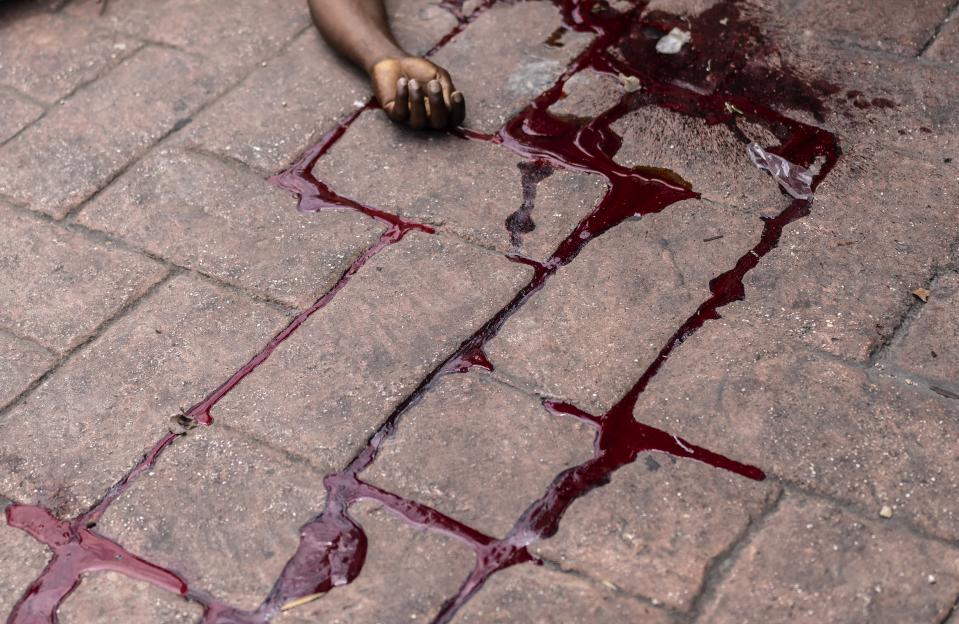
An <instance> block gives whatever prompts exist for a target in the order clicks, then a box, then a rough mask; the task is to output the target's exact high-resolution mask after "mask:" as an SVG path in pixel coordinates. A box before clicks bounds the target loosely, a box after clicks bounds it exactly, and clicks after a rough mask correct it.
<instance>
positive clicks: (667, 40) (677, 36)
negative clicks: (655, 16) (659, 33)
mask: <svg viewBox="0 0 959 624" xmlns="http://www.w3.org/2000/svg"><path fill="white" fill-rule="evenodd" d="M691 38H692V36H691V35H690V34H689V33H688V32H686V31H685V30H680V29H678V28H673V29H672V30H671V31H669V32H668V33H667V34H666V35H665V36H663V37H662V38H661V39H660V40H659V41H657V42H656V51H657V52H659V53H660V54H676V53H678V52H679V51H680V50H682V49H683V46H684V45H686V44H687V43H689V40H690V39H691Z"/></svg>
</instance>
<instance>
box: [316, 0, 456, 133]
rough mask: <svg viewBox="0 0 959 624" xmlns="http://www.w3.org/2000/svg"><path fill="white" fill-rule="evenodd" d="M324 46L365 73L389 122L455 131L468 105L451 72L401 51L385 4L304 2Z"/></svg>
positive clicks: (372, 1)
mask: <svg viewBox="0 0 959 624" xmlns="http://www.w3.org/2000/svg"><path fill="white" fill-rule="evenodd" d="M308 2H309V5H310V14H311V15H312V16H313V21H314V23H316V27H317V28H318V29H319V30H320V33H321V34H322V35H323V38H324V39H326V41H327V43H329V44H330V46H332V47H333V48H334V49H336V50H337V51H338V52H339V53H340V54H342V55H343V56H345V57H347V58H348V59H350V60H351V61H353V62H354V63H356V64H357V65H358V66H359V67H362V68H363V69H364V70H366V73H367V74H369V76H370V82H371V83H372V85H373V93H374V94H375V95H376V99H377V100H378V101H379V103H380V106H382V107H383V110H384V111H386V114H387V115H388V116H389V118H390V119H392V120H393V121H395V122H396V123H399V124H405V125H407V126H409V127H411V128H415V129H423V128H432V129H434V130H442V129H445V128H455V127H456V126H458V125H460V124H461V123H463V119H464V118H465V117H466V99H465V98H464V97H463V94H462V93H460V92H459V91H457V90H456V88H455V87H454V86H453V80H452V79H451V78H450V75H449V72H447V71H446V70H445V69H443V68H442V67H440V66H439V65H437V64H435V63H433V62H431V61H428V60H426V59H425V58H422V57H418V56H413V55H411V54H409V53H408V52H406V51H405V50H403V48H401V47H400V45H399V43H397V41H396V38H395V37H394V36H393V32H392V31H391V30H390V25H389V20H388V19H387V16H386V9H385V7H384V6H383V0H308Z"/></svg>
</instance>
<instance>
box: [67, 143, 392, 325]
mask: <svg viewBox="0 0 959 624" xmlns="http://www.w3.org/2000/svg"><path fill="white" fill-rule="evenodd" d="M77 221H78V222H79V223H81V224H83V225H86V226H89V227H92V228H95V229H98V230H103V231H105V232H108V233H110V234H112V235H114V236H117V237H119V238H121V239H123V240H124V241H127V242H128V243H130V244H132V245H134V246H136V247H140V248H143V249H145V250H146V251H147V252H149V253H151V254H155V255H157V256H160V257H162V258H165V259H167V260H170V261H171V262H174V263H175V264H178V265H181V266H187V267H189V268H192V269H196V270H198V271H202V272H203V273H205V274H208V275H212V276H214V277H217V278H219V279H221V280H223V281H226V282H229V283H232V284H235V285H238V286H242V287H245V288H249V289H250V290H252V291H255V292H257V293H259V294H261V295H264V296H267V297H272V298H275V299H278V300H280V301H282V302H284V303H285V304H288V305H290V306H296V307H301V308H303V307H307V306H309V305H311V304H312V303H313V302H314V301H315V300H316V299H317V297H318V296H319V295H321V294H322V293H324V292H326V291H327V290H328V289H329V288H330V287H331V286H332V285H333V284H334V283H335V282H336V280H337V279H338V278H339V277H340V275H341V274H342V273H343V272H344V271H345V270H346V269H347V268H349V266H350V264H351V263H352V262H353V260H354V258H356V257H357V256H358V255H360V254H361V253H362V252H363V251H364V250H365V249H366V248H367V247H369V246H370V245H372V244H373V243H374V242H376V240H377V238H378V237H379V235H380V234H381V233H382V232H383V230H384V228H383V227H382V226H380V225H379V224H377V223H375V222H374V221H372V220H371V219H368V218H366V217H364V216H363V215H360V214H357V213H351V212H325V213H303V212H299V211H298V210H297V209H296V200H295V199H294V198H291V197H290V194H289V193H287V192H285V191H282V190H280V189H277V188H276V187H274V186H273V185H272V184H270V183H269V182H267V181H266V180H263V179H262V178H260V177H259V176H258V175H257V174H255V173H253V172H252V171H249V170H248V169H246V168H245V167H243V166H242V165H238V164H236V163H228V162H222V161H220V160H218V159H215V158H213V157H211V156H207V155H201V154H194V153H187V152H182V151H179V150H175V149H174V150H167V149H159V150H154V151H153V152H151V153H150V155H148V156H147V157H146V158H144V159H143V160H142V161H140V162H138V163H137V164H136V165H135V166H134V167H133V168H132V169H130V170H129V171H128V172H127V173H126V174H124V175H123V176H122V177H121V178H120V179H119V180H117V182H116V183H114V184H113V185H111V186H110V188H108V189H107V190H106V191H104V192H103V193H101V194H99V195H98V196H97V197H96V198H95V199H94V200H93V201H92V202H91V203H90V204H89V205H88V206H86V207H85V208H84V209H83V211H82V212H81V213H80V214H79V216H78V217H77Z"/></svg>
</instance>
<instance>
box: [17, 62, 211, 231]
mask: <svg viewBox="0 0 959 624" xmlns="http://www.w3.org/2000/svg"><path fill="white" fill-rule="evenodd" d="M221 80H222V78H221V77H217V76H216V75H214V74H213V73H211V70H210V69H209V68H207V67H203V66H202V64H201V63H200V62H199V61H198V60H197V59H196V58H194V57H192V56H189V55H186V54H184V53H182V52H177V51H174V50H169V49H160V48H153V47H148V48H146V49H144V50H141V51H140V52H139V53H138V54H136V55H135V56H133V57H132V58H130V59H128V60H127V61H126V62H124V63H122V64H121V65H120V66H119V67H117V68H116V69H114V70H113V71H111V72H110V73H109V74H107V75H106V76H104V77H103V78H102V79H100V80H98V81H97V82H96V84H95V86H91V87H89V88H87V89H82V90H80V91H79V92H77V93H76V94H75V95H74V96H72V97H71V98H69V99H68V100H67V101H66V103H65V104H64V105H63V106H60V107H58V108H57V109H55V110H53V111H51V112H50V113H49V114H48V115H47V116H45V117H44V118H43V119H41V120H40V121H38V122H37V123H35V124H34V125H33V126H31V127H30V128H28V129H27V130H26V131H25V132H23V133H22V134H20V135H19V136H17V137H16V138H15V139H13V140H12V141H10V142H9V143H7V144H6V145H5V146H4V147H3V148H2V149H0V170H2V171H5V172H6V173H5V174H4V176H3V178H2V179H0V194H2V195H6V196H9V197H10V198H11V199H12V200H13V201H15V202H18V203H24V204H28V205H29V206H30V207H31V208H33V209H35V210H39V211H42V212H45V213H47V214H49V215H52V216H54V217H57V218H60V217H63V216H64V214H65V213H66V212H67V211H68V210H70V209H71V208H73V207H74V206H76V205H77V204H79V203H81V202H82V201H83V200H85V199H86V198H88V197H89V196H90V195H91V194H93V193H94V192H95V191H97V190H98V189H100V188H101V187H103V186H104V185H105V184H106V183H107V182H109V181H110V179H111V178H113V176H115V175H116V174H117V173H118V172H119V171H120V170H121V169H122V168H123V167H124V166H126V165H127V164H128V163H129V162H130V161H131V160H132V159H133V158H134V157H136V156H137V155H138V154H140V153H141V152H142V151H143V150H144V149H146V148H147V147H148V146H150V145H151V144H153V143H154V142H156V141H157V140H158V139H160V138H161V137H162V136H163V135H164V134H166V133H167V132H169V131H170V130H172V129H173V127H174V125H175V124H176V123H177V121H179V120H184V119H187V118H188V117H189V116H190V115H191V114H192V113H193V111H195V110H196V109H197V108H198V107H199V106H200V105H201V104H203V103H204V102H206V101H207V100H208V99H210V98H211V97H212V96H213V95H214V94H215V93H216V92H217V91H218V89H219V87H218V86H217V85H218V83H219V82H220V81H221Z"/></svg>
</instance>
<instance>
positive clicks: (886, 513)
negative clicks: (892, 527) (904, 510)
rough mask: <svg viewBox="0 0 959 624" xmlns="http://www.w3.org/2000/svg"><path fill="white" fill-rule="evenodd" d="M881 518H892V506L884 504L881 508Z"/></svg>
mask: <svg viewBox="0 0 959 624" xmlns="http://www.w3.org/2000/svg"><path fill="white" fill-rule="evenodd" d="M879 517H880V518H887V519H888V518H892V507H890V506H889V505H883V506H882V509H880V510H879Z"/></svg>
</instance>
